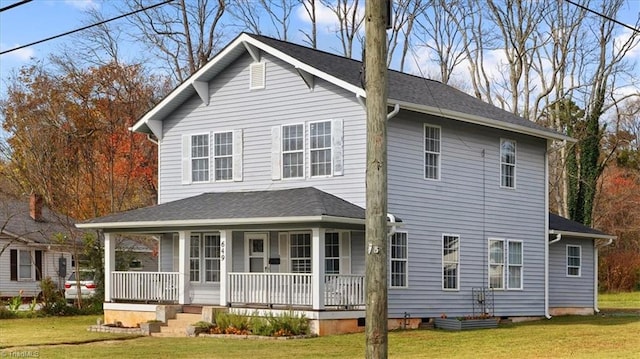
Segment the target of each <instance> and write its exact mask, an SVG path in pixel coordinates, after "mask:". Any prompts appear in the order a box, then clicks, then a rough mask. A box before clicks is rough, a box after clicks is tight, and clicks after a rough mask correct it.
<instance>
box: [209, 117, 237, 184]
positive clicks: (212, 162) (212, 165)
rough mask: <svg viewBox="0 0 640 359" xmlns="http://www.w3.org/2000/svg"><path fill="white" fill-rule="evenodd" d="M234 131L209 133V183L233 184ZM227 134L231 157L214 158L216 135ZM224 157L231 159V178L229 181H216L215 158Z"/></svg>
mask: <svg viewBox="0 0 640 359" xmlns="http://www.w3.org/2000/svg"><path fill="white" fill-rule="evenodd" d="M233 132H234V131H233V130H229V131H217V132H212V133H211V145H210V146H211V150H210V151H209V152H210V153H211V159H210V160H209V168H210V169H211V175H210V176H209V178H210V179H211V182H233V173H234V171H235V168H234V165H235V163H234V158H233V156H234V155H235V153H234V152H235V151H234V146H235V138H234V133H233ZM225 133H228V134H230V135H231V155H227V156H216V144H217V143H216V135H219V134H225ZM226 157H230V158H231V178H229V179H224V180H217V179H216V170H217V167H216V158H226Z"/></svg>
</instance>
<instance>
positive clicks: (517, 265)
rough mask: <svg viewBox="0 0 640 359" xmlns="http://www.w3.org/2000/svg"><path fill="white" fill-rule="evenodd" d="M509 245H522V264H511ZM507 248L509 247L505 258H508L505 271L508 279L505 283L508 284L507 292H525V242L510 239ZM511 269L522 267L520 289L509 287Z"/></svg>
mask: <svg viewBox="0 0 640 359" xmlns="http://www.w3.org/2000/svg"><path fill="white" fill-rule="evenodd" d="M509 243H520V255H521V258H520V261H521V262H522V263H521V264H513V265H512V264H511V263H509ZM506 246H507V248H506V249H507V251H506V252H505V256H506V260H505V262H506V263H505V271H506V274H507V275H506V278H505V282H506V284H507V290H523V289H524V242H523V241H522V240H520V239H508V240H507V242H506ZM511 267H520V286H518V287H514V288H512V287H511V286H510V285H509V279H510V278H509V269H510V268H511Z"/></svg>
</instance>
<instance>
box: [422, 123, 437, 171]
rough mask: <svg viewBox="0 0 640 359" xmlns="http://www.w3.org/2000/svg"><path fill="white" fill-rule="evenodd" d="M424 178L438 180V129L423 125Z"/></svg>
mask: <svg viewBox="0 0 640 359" xmlns="http://www.w3.org/2000/svg"><path fill="white" fill-rule="evenodd" d="M424 178H426V179H434V180H438V179H440V127H438V126H431V125H424Z"/></svg>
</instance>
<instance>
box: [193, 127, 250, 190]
mask: <svg viewBox="0 0 640 359" xmlns="http://www.w3.org/2000/svg"><path fill="white" fill-rule="evenodd" d="M231 180H233V181H242V130H234V131H226V132H216V133H213V134H210V133H206V134H196V135H184V136H182V183H184V184H188V183H197V182H210V181H231Z"/></svg>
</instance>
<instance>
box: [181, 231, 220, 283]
mask: <svg viewBox="0 0 640 359" xmlns="http://www.w3.org/2000/svg"><path fill="white" fill-rule="evenodd" d="M193 236H198V242H199V243H198V257H197V258H196V257H191V245H190V246H189V282H190V283H200V284H202V283H220V281H207V270H206V259H216V257H212V258H205V246H204V237H206V236H218V237H220V232H191V237H193ZM190 243H193V238H191V239H190ZM194 259H197V260H198V273H199V274H198V280H194V281H192V280H191V260H194ZM217 259H218V263H219V265H222V261H221V258H220V257H217ZM218 273H220V268H218Z"/></svg>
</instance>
